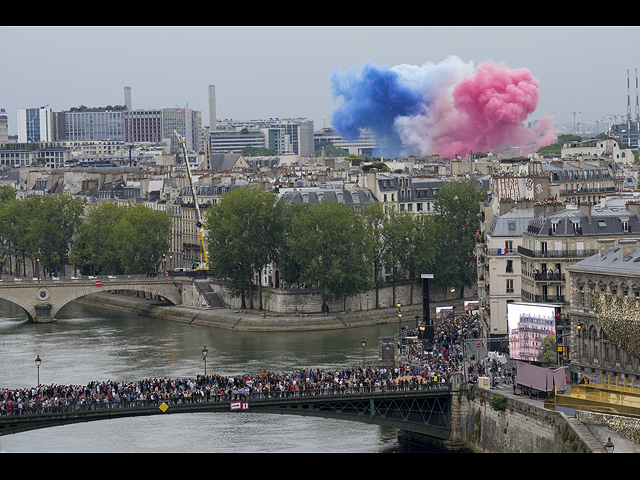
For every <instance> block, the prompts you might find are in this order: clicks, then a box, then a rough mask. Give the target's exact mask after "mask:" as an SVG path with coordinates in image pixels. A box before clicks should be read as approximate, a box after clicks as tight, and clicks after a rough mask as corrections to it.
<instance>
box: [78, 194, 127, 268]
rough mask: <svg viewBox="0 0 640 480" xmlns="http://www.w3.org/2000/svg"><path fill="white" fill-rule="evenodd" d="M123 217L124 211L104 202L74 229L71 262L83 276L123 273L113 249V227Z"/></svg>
mask: <svg viewBox="0 0 640 480" xmlns="http://www.w3.org/2000/svg"><path fill="white" fill-rule="evenodd" d="M123 216H124V208H121V207H120V206H118V204H116V203H114V202H105V203H102V204H100V205H99V206H98V207H96V208H93V209H92V210H91V211H90V212H89V214H88V215H87V216H86V218H85V221H84V223H83V224H82V225H81V226H80V228H79V229H78V235H77V236H76V239H75V241H74V248H73V255H72V257H73V260H74V262H73V263H74V264H75V265H80V266H81V268H82V271H83V272H84V273H88V274H90V275H96V274H101V273H110V274H112V275H116V274H122V273H124V266H123V265H122V264H121V263H120V259H119V255H118V251H117V249H116V240H115V227H116V225H117V224H118V222H119V221H120V219H121V218H122V217H123Z"/></svg>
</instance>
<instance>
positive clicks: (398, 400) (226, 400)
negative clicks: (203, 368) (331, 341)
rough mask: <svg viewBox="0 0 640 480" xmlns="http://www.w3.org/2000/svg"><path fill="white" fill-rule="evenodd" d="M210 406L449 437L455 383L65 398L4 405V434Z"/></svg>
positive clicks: (0, 415)
mask: <svg viewBox="0 0 640 480" xmlns="http://www.w3.org/2000/svg"><path fill="white" fill-rule="evenodd" d="M206 412H229V414H232V415H233V414H235V415H241V414H242V413H246V412H252V413H260V414H286V415H303V416H312V417H321V418H334V419H339V420H349V421H356V422H362V423H369V424H376V425H382V426H388V427H393V428H397V429H400V430H405V431H407V432H412V433H416V434H422V435H427V436H430V437H434V438H436V439H439V440H447V439H449V435H450V432H451V417H452V415H451V384H449V383H438V384H431V385H427V384H415V385H402V386H394V387H391V388H380V387H375V388H373V387H372V388H368V389H364V388H362V387H361V388H349V389H344V390H341V389H340V390H339V389H335V390H334V389H323V390H311V391H304V392H277V393H276V392H274V393H271V392H265V393H251V394H246V395H239V394H225V395H211V396H208V397H207V396H197V397H184V398H180V399H166V400H162V399H154V400H133V401H118V402H111V403H91V404H81V403H78V404H59V405H56V406H53V405H49V406H46V407H31V408H27V409H23V410H22V411H18V410H17V409H13V410H2V411H0V436H2V435H8V434H14V433H19V432H25V431H29V430H36V429H40V428H47V427H53V426H58V425H69V424H73V423H84V422H91V421H97V420H108V419H115V418H123V417H137V416H149V415H171V414H176V413H206Z"/></svg>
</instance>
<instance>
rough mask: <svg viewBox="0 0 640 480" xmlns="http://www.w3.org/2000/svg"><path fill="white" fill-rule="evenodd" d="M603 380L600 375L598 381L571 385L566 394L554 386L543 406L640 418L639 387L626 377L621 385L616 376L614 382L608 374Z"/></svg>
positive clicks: (551, 408) (553, 408)
mask: <svg viewBox="0 0 640 480" xmlns="http://www.w3.org/2000/svg"><path fill="white" fill-rule="evenodd" d="M603 380H604V379H603V376H602V375H600V383H587V384H579V385H572V386H571V393H569V394H567V395H564V394H559V393H557V391H556V390H555V388H554V391H553V392H552V393H551V394H549V396H548V397H547V399H546V400H545V402H544V406H545V408H548V409H550V410H555V409H556V407H567V408H575V409H577V410H587V411H591V412H600V413H608V414H613V415H624V416H632V417H637V418H640V388H636V386H635V385H634V382H633V381H632V382H631V385H627V382H626V380H627V379H626V378H624V379H623V385H619V384H618V383H619V381H618V377H615V379H614V383H611V376H610V375H609V376H608V377H607V383H606V384H605V383H603ZM638 387H640V385H638Z"/></svg>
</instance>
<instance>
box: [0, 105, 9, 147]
mask: <svg viewBox="0 0 640 480" xmlns="http://www.w3.org/2000/svg"><path fill="white" fill-rule="evenodd" d="M8 141H9V119H8V117H7V112H6V111H5V109H4V108H0V144H2V143H7V142H8Z"/></svg>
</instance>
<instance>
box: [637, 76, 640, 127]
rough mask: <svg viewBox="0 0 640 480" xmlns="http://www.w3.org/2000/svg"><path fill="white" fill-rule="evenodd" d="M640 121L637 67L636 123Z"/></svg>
mask: <svg viewBox="0 0 640 480" xmlns="http://www.w3.org/2000/svg"><path fill="white" fill-rule="evenodd" d="M639 122H640V109H639V108H638V69H637V68H636V123H639Z"/></svg>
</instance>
